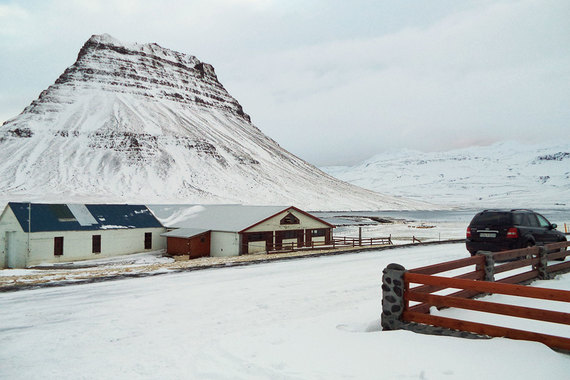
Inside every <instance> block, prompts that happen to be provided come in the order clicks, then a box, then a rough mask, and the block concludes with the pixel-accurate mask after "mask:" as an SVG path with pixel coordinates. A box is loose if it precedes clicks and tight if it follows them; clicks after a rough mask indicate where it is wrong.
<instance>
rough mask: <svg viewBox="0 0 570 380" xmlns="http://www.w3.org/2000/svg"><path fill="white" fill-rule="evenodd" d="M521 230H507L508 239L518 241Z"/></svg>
mask: <svg viewBox="0 0 570 380" xmlns="http://www.w3.org/2000/svg"><path fill="white" fill-rule="evenodd" d="M518 237H519V230H518V229H517V228H515V227H511V228H509V229H508V230H507V239H518Z"/></svg>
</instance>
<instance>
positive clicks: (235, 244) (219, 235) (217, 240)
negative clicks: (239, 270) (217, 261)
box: [210, 231, 265, 257]
mask: <svg viewBox="0 0 570 380" xmlns="http://www.w3.org/2000/svg"><path fill="white" fill-rule="evenodd" d="M239 244H240V237H239V234H238V233H237V232H222V231H212V233H211V241H210V256H212V257H227V256H238V255H239ZM263 244H265V243H263Z"/></svg>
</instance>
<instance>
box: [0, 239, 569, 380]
mask: <svg viewBox="0 0 570 380" xmlns="http://www.w3.org/2000/svg"><path fill="white" fill-rule="evenodd" d="M465 256H466V252H465V250H464V246H463V244H449V245H436V246H424V247H414V248H400V249H393V250H387V251H376V252H374V251H372V252H367V253H358V254H347V255H341V256H329V257H320V258H310V259H304V260H295V261H286V262H275V263H269V264H261V265H252V266H245V267H233V268H222V269H211V270H202V271H195V272H187V273H178V274H169V275H163V276H157V277H150V278H140V279H129V280H122V281H112V282H104V283H96V284H88V285H73V286H67V287H59V288H47V289H38V290H28V291H20V292H14V293H3V294H0V363H1V365H0V378H6V379H52V378H54V379H55V378H58V379H62V378H63V379H77V378H82V379H95V378H97V379H101V378H105V379H112V378H117V379H118V378H121V379H124V378H141V379H156V378H168V379H176V378H196V379H198V378H199V379H252V378H253V379H337V378H356V379H410V378H411V379H414V378H416V379H477V380H480V379H486V378H501V379H546V378H548V379H563V378H566V377H567V376H568V373H570V356H568V355H564V354H560V353H557V352H555V351H552V350H550V349H549V348H548V347H546V346H544V345H542V344H539V343H534V342H522V341H511V340H508V339H502V338H495V339H491V340H464V339H459V338H449V337H436V336H427V335H419V334H414V333H410V332H406V331H393V332H382V331H379V318H380V310H381V307H380V297H381V290H380V280H381V271H382V269H383V268H384V267H385V266H386V265H387V264H389V263H391V262H397V263H400V264H402V265H404V266H406V267H407V268H414V267H418V266H422V265H427V264H430V263H436V262H441V261H447V260H452V259H457V258H460V257H465ZM540 285H541V286H556V287H559V288H565V289H569V288H570V275H565V276H561V277H559V278H557V279H556V280H552V281H549V282H547V283H544V284H540ZM563 307H566V308H567V307H568V305H563ZM559 310H563V309H559ZM563 311H566V312H569V311H570V310H568V309H566V310H563ZM454 312H456V311H453V310H448V311H441V312H440V313H454ZM529 323H530V324H532V323H533V322H526V324H529ZM551 332H552V331H551ZM557 332H558V333H559V335H562V336H570V334H569V333H568V331H567V328H566V329H564V328H563V327H562V328H559V330H557Z"/></svg>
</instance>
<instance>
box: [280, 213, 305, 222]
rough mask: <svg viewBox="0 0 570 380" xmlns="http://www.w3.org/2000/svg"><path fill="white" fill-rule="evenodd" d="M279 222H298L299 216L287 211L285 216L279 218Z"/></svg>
mask: <svg viewBox="0 0 570 380" xmlns="http://www.w3.org/2000/svg"><path fill="white" fill-rule="evenodd" d="M280 223H281V224H299V223H300V222H299V218H297V217H296V216H295V215H293V214H291V213H289V214H287V216H285V217H284V218H283V219H281V222H280Z"/></svg>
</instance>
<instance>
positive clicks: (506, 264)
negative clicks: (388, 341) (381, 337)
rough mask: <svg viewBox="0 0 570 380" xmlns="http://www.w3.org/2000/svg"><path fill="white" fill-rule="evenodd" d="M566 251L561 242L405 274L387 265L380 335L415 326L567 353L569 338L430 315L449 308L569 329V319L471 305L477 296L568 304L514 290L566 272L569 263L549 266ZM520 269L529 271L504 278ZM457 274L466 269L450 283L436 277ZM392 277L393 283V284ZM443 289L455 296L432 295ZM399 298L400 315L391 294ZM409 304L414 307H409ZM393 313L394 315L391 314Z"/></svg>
mask: <svg viewBox="0 0 570 380" xmlns="http://www.w3.org/2000/svg"><path fill="white" fill-rule="evenodd" d="M569 246H570V242H561V243H554V244H549V245H546V246H543V247H531V248H525V249H520V250H512V251H505V252H498V253H490V252H486V253H483V254H480V255H476V256H473V257H470V258H465V259H459V260H453V261H449V262H445V263H438V264H435V265H430V266H425V267H421V268H415V269H411V270H409V271H406V270H405V268H403V267H400V266H398V265H397V264H391V265H389V266H388V267H387V268H386V269H385V270H384V277H383V285H382V288H383V290H384V296H383V301H382V302H383V314H382V326H383V328H385V329H394V328H398V326H400V325H401V323H404V324H406V323H410V322H415V323H420V324H425V325H430V326H435V327H444V328H447V329H452V330H462V331H468V332H472V333H476V334H484V335H488V336H504V337H508V338H512V339H523V340H532V341H538V342H542V343H544V344H546V345H548V346H550V347H553V348H558V349H563V350H568V351H570V338H565V337H557V336H553V335H548V334H542V333H537V332H529V331H523V330H517V329H512V328H506V327H500V326H493V325H488V324H483V323H477V322H471V321H464V320H460V319H454V318H446V317H440V316H433V315H430V314H429V308H430V307H432V306H435V307H439V308H442V307H454V308H460V309H466V310H475V311H481V312H486V313H493V314H500V315H507V316H511V317H518V318H526V319H533V320H538V321H545V322H551V323H559V324H565V325H570V313H565V312H561V311H552V310H542V309H536V308H530V307H522V306H513V305H506V304H501V303H495V302H488V301H482V300H479V299H471V298H472V297H474V296H476V295H480V294H507V295H514V296H518V297H526V298H538V299H545V300H551V301H559V302H567V303H570V291H566V290H556V289H545V288H537V287H529V286H524V285H518V283H520V282H524V281H528V280H531V279H535V278H540V279H548V278H549V277H550V275H551V274H552V273H554V272H558V271H563V270H567V269H569V268H570V261H564V262H561V263H555V262H554V260H560V259H562V260H564V259H565V258H566V257H567V256H568V254H569V251H568V250H567V247H569ZM506 260H514V261H506ZM470 267H474V269H473V270H469V268H470ZM524 267H529V270H527V271H523V272H522V273H516V274H513V275H511V276H508V274H509V273H508V272H511V271H514V270H518V271H520V270H521V268H524ZM460 269H466V270H468V272H466V273H462V274H459V275H456V276H454V277H443V276H439V275H437V274H440V273H443V272H448V271H452V270H460ZM523 270H524V269H523ZM499 273H502V274H506V275H507V277H504V278H502V279H499V280H496V281H495V278H494V277H495V275H496V274H499ZM394 276H395V278H392V277H394ZM398 279H399V280H401V284H402V290H403V291H397V290H394V285H392V284H394V283H397V281H398ZM394 281H396V282H394ZM412 284H417V286H414V287H412ZM448 289H458V291H455V292H453V293H451V294H446V295H440V294H433V293H434V292H438V291H442V290H448ZM398 293H399V294H401V309H399V308H398V304H397V302H396V304H394V302H393V301H394V299H395V297H394V294H396V296H397V295H398ZM387 297H388V298H387ZM396 298H397V297H396ZM396 301H397V300H396ZM410 302H419V303H418V304H415V305H412V306H410ZM385 304H386V305H385ZM394 305H396V307H395V306H394ZM394 310H396V311H397V312H396V313H394Z"/></svg>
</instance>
